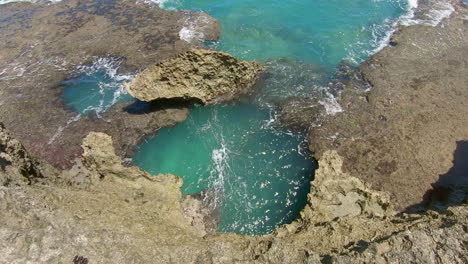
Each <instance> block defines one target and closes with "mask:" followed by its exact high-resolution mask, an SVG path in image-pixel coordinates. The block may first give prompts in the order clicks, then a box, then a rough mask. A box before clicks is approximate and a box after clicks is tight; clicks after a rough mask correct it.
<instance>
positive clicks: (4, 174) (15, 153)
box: [0, 123, 44, 186]
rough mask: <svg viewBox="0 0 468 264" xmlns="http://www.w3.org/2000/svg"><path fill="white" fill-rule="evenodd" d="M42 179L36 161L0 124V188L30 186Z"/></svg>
mask: <svg viewBox="0 0 468 264" xmlns="http://www.w3.org/2000/svg"><path fill="white" fill-rule="evenodd" d="M43 177H44V175H43V174H42V171H41V170H40V168H39V164H38V163H37V161H36V160H34V158H32V157H31V156H30V155H29V153H28V152H27V151H26V149H25V148H24V147H23V145H22V144H21V143H20V142H19V141H18V140H16V139H15V138H13V136H12V135H11V134H10V133H9V132H8V131H7V130H6V128H5V126H4V125H3V124H2V123H0V186H3V185H10V184H30V183H32V182H33V181H34V180H35V179H37V178H43Z"/></svg>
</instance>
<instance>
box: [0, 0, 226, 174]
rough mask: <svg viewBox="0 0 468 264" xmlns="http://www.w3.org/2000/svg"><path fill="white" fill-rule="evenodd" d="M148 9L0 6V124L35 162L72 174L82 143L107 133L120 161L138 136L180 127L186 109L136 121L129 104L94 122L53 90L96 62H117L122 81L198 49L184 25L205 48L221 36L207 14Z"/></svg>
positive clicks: (72, 3)
mask: <svg viewBox="0 0 468 264" xmlns="http://www.w3.org/2000/svg"><path fill="white" fill-rule="evenodd" d="M146 2H148V1H136V0H108V1H78V0H67V1H61V2H58V3H56V4H53V5H41V4H33V3H26V2H21V3H9V4H5V5H0V34H1V36H2V37H1V38H0V120H2V122H4V123H5V125H6V126H7V127H8V129H9V130H10V131H11V132H12V133H14V134H15V136H16V137H17V138H18V139H19V140H20V141H21V142H22V144H23V145H24V146H25V148H26V149H28V150H29V151H31V153H32V154H33V155H35V156H37V157H38V158H41V159H45V160H47V161H48V162H50V163H51V164H53V165H54V166H55V167H57V168H60V169H64V168H70V167H71V166H72V165H73V161H74V160H75V159H76V158H79V157H80V155H81V152H82V149H81V147H80V145H81V141H82V139H83V138H84V137H85V136H86V135H87V134H88V133H89V132H91V131H106V133H108V134H110V135H111V136H112V137H113V139H114V141H115V144H116V149H117V153H118V154H119V155H120V156H125V155H127V154H129V152H131V150H132V148H133V146H134V145H135V144H136V143H138V141H139V140H140V139H141V137H142V136H143V135H144V134H149V133H154V132H155V131H156V130H157V129H158V128H160V127H163V126H171V125H174V124H175V123H177V122H180V121H182V120H184V119H185V117H186V116H187V113H188V111H187V109H186V107H169V108H165V109H161V108H160V109H157V110H155V111H152V112H151V113H145V114H134V113H129V112H127V111H125V109H124V108H125V106H128V105H129V104H131V103H129V104H126V105H125V104H120V105H116V106H115V107H113V108H111V109H109V110H108V111H107V112H106V113H101V114H100V115H101V116H102V119H98V118H95V117H92V116H83V115H78V113H76V112H73V111H71V110H70V109H69V108H67V107H66V102H64V100H63V98H62V95H63V89H64V86H63V85H58V84H60V83H61V82H62V81H64V80H65V79H67V78H69V77H71V76H74V75H75V73H76V72H75V71H76V69H77V67H80V66H82V65H89V64H92V63H93V62H95V61H97V60H99V59H100V58H113V59H115V60H118V61H119V63H120V68H119V69H118V71H119V73H120V71H121V72H122V73H128V72H135V71H140V70H143V69H144V68H146V67H147V66H149V65H151V64H154V63H155V62H158V61H161V60H164V59H166V58H169V57H173V56H175V55H177V54H179V53H182V52H185V51H187V50H189V49H190V48H192V47H198V46H199V44H196V43H188V42H186V41H184V40H181V39H180V31H181V30H182V29H183V28H184V27H185V25H184V21H185V20H187V19H188V20H190V21H191V22H192V23H191V25H193V26H194V29H193V30H194V31H193V32H195V33H196V32H198V31H197V30H200V32H202V33H203V36H204V37H206V38H208V39H209V40H214V39H216V38H217V36H218V34H219V32H218V31H219V29H218V27H219V25H218V22H217V21H216V20H215V19H213V18H210V17H209V16H208V15H207V14H206V13H202V12H186V11H178V12H174V11H166V10H162V9H160V8H159V7H157V6H152V4H150V3H146ZM198 21H200V22H203V23H202V24H200V25H198V24H197V23H198ZM203 40H205V39H203Z"/></svg>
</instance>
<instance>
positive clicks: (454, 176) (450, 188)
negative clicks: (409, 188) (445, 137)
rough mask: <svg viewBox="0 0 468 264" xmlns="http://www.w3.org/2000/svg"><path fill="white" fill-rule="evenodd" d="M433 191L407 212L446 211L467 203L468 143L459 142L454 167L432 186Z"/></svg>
mask: <svg viewBox="0 0 468 264" xmlns="http://www.w3.org/2000/svg"><path fill="white" fill-rule="evenodd" d="M432 187H433V188H432V189H431V190H429V191H427V192H426V194H425V195H424V196H423V201H422V202H421V203H419V204H416V205H413V206H410V207H408V208H407V209H406V210H405V211H406V212H419V211H424V210H427V209H432V210H438V211H445V210H446V209H447V208H448V207H450V206H455V205H460V204H464V203H467V202H468V200H467V198H468V141H458V142H457V148H456V150H455V152H454V154H453V167H452V168H451V169H450V170H449V171H448V172H447V173H446V174H443V175H440V177H439V180H438V181H437V182H435V183H433V184H432Z"/></svg>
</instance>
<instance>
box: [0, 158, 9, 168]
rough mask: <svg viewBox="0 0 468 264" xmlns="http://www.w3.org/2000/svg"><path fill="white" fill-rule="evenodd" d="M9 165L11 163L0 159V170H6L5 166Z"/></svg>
mask: <svg viewBox="0 0 468 264" xmlns="http://www.w3.org/2000/svg"><path fill="white" fill-rule="evenodd" d="M9 165H11V162H10V161H8V160H6V159H4V158H2V157H0V169H2V170H4V169H5V168H6V166H9Z"/></svg>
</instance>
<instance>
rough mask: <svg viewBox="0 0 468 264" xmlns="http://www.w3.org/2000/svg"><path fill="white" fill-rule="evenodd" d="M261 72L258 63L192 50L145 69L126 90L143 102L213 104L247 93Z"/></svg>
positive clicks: (215, 52) (216, 53)
mask: <svg viewBox="0 0 468 264" xmlns="http://www.w3.org/2000/svg"><path fill="white" fill-rule="evenodd" d="M263 70H264V68H263V66H261V65H260V64H259V63H257V62H247V61H241V60H238V59H236V58H235V57H233V56H231V55H229V54H227V53H224V52H218V51H208V50H195V49H194V50H190V51H187V52H185V53H183V54H180V55H179V56H177V57H175V58H171V59H167V60H164V61H161V62H160V63H158V64H156V65H153V66H150V67H148V68H146V69H145V70H144V71H143V72H142V73H140V74H139V75H137V77H135V78H134V79H133V80H132V82H131V83H130V84H127V85H126V86H125V88H126V89H127V91H128V92H129V93H130V94H131V95H132V96H133V97H135V98H138V99H139V100H142V101H146V102H150V101H154V100H158V99H180V98H183V99H196V100H199V101H200V102H202V103H203V104H212V103H218V102H222V101H227V100H231V99H234V98H235V97H237V96H239V95H241V94H244V93H246V92H248V89H249V88H251V87H252V86H253V85H254V83H255V82H256V80H257V78H258V77H259V74H260V73H261V72H262V71H263Z"/></svg>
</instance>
